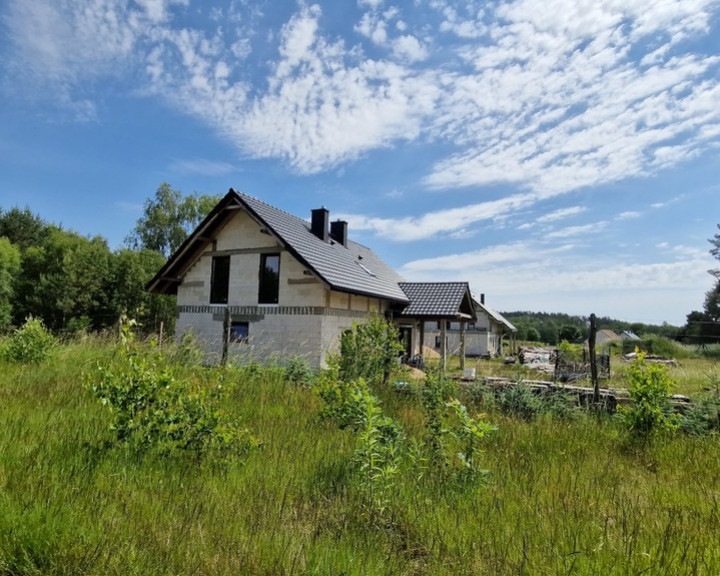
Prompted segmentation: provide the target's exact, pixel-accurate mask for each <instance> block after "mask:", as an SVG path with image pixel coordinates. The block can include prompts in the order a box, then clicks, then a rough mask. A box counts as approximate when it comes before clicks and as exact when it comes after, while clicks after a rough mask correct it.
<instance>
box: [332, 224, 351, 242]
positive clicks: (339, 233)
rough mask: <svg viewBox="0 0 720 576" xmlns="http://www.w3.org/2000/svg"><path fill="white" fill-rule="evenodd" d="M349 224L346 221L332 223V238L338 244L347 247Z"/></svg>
mask: <svg viewBox="0 0 720 576" xmlns="http://www.w3.org/2000/svg"><path fill="white" fill-rule="evenodd" d="M347 233H348V223H347V222H345V220H335V222H331V223H330V236H331V237H332V239H333V240H335V241H336V242H339V243H340V244H342V245H343V246H346V247H347Z"/></svg>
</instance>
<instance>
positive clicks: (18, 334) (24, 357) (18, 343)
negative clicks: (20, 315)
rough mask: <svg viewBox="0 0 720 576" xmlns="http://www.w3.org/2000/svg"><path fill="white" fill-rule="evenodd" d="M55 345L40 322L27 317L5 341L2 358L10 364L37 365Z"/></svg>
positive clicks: (53, 338) (52, 337)
mask: <svg viewBox="0 0 720 576" xmlns="http://www.w3.org/2000/svg"><path fill="white" fill-rule="evenodd" d="M55 343H56V341H55V337H54V336H53V335H52V334H50V332H48V330H47V329H46V328H45V325H44V324H43V322H42V320H40V319H39V318H33V317H32V316H28V318H27V320H25V324H23V325H22V326H21V327H20V328H18V329H17V330H15V332H13V334H12V336H10V338H9V339H8V340H7V342H6V344H5V349H4V354H3V356H5V358H6V359H7V360H8V361H10V362H18V363H21V364H38V363H40V362H42V361H43V360H45V359H46V358H47V357H48V355H49V354H50V351H51V350H52V348H53V347H54V346H55Z"/></svg>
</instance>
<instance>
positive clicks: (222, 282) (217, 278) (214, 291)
mask: <svg viewBox="0 0 720 576" xmlns="http://www.w3.org/2000/svg"><path fill="white" fill-rule="evenodd" d="M229 288H230V256H213V259H212V272H211V276H210V304H227V303H228V291H229Z"/></svg>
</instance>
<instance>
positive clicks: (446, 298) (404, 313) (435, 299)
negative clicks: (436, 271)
mask: <svg viewBox="0 0 720 576" xmlns="http://www.w3.org/2000/svg"><path fill="white" fill-rule="evenodd" d="M400 288H401V289H402V291H403V292H404V293H405V295H406V296H407V298H408V300H410V304H408V305H407V306H405V308H403V309H402V310H400V311H399V312H397V316H399V317H404V318H425V319H432V318H438V319H448V320H477V315H476V314H475V308H474V306H473V304H472V296H471V294H470V285H469V284H468V283H467V282H400Z"/></svg>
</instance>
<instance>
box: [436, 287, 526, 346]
mask: <svg viewBox="0 0 720 576" xmlns="http://www.w3.org/2000/svg"><path fill="white" fill-rule="evenodd" d="M471 301H472V306H473V309H474V312H475V317H476V319H475V320H474V321H469V322H467V324H465V325H464V324H463V323H462V322H459V321H457V320H456V321H450V320H445V322H444V328H445V334H444V335H443V322H442V321H439V320H438V321H431V322H426V323H425V337H424V340H423V341H424V343H425V346H426V347H428V348H430V349H434V350H435V351H437V352H438V353H441V351H442V348H443V346H445V348H446V349H447V350H448V353H449V354H451V355H456V354H461V353H462V352H463V351H464V354H465V356H470V357H492V356H498V355H501V354H502V353H503V341H504V340H505V338H508V337H509V338H512V337H513V334H514V333H515V332H516V331H517V329H516V328H515V326H513V325H512V324H511V323H510V322H508V321H507V320H506V319H505V318H503V316H502V314H500V313H499V312H496V311H495V310H493V309H492V308H490V306H488V305H487V304H486V303H485V294H480V296H479V297H478V296H477V295H475V294H472V296H471Z"/></svg>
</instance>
